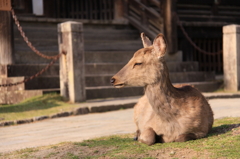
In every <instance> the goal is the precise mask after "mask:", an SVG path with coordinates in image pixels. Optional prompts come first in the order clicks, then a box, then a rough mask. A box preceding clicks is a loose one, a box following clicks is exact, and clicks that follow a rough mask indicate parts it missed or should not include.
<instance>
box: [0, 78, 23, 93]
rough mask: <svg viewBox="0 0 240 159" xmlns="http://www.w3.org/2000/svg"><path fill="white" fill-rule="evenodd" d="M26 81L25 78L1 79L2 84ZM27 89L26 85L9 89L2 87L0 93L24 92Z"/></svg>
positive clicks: (9, 87)
mask: <svg viewBox="0 0 240 159" xmlns="http://www.w3.org/2000/svg"><path fill="white" fill-rule="evenodd" d="M23 80H24V77H1V78H0V84H1V85H2V84H14V83H17V82H22V81H23ZM24 89H25V84H24V83H22V84H18V85H13V86H8V87H0V91H1V92H3V91H22V90H24Z"/></svg>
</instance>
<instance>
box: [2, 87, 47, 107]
mask: <svg viewBox="0 0 240 159" xmlns="http://www.w3.org/2000/svg"><path fill="white" fill-rule="evenodd" d="M42 94H43V93H42V91H41V90H18V91H1V93H0V104H16V103H19V102H22V101H23V100H26V99H27V98H31V97H35V96H41V95H42Z"/></svg>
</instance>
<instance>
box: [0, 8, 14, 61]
mask: <svg viewBox="0 0 240 159" xmlns="http://www.w3.org/2000/svg"><path fill="white" fill-rule="evenodd" d="M0 64H1V65H8V64H13V25H12V17H11V12H10V11H0Z"/></svg>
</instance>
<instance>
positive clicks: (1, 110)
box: [0, 94, 79, 122]
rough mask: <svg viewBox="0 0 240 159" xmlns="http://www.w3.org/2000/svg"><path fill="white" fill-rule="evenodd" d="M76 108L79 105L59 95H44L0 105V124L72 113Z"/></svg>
mask: <svg viewBox="0 0 240 159" xmlns="http://www.w3.org/2000/svg"><path fill="white" fill-rule="evenodd" d="M77 107H79V105H75V104H70V103H68V102H67V101H66V100H64V99H63V97H61V96H60V95H59V94H46V95H43V96H37V97H34V98H31V99H28V100H26V101H23V102H21V103H19V104H13V105H0V122H1V121H9V120H11V121H13V120H20V119H29V118H33V117H38V116H43V115H52V114H56V113H60V112H65V111H72V110H73V109H74V108H77Z"/></svg>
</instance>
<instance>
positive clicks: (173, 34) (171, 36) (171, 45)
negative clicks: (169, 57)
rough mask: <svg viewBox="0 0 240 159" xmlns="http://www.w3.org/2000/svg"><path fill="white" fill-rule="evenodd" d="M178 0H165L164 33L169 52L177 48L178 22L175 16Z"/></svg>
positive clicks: (174, 51)
mask: <svg viewBox="0 0 240 159" xmlns="http://www.w3.org/2000/svg"><path fill="white" fill-rule="evenodd" d="M175 7H176V0H163V7H162V8H163V21H164V35H165V37H166V40H167V43H168V53H169V54H174V53H176V52H177V51H178V50H177V24H176V20H175V18H174V13H175Z"/></svg>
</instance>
